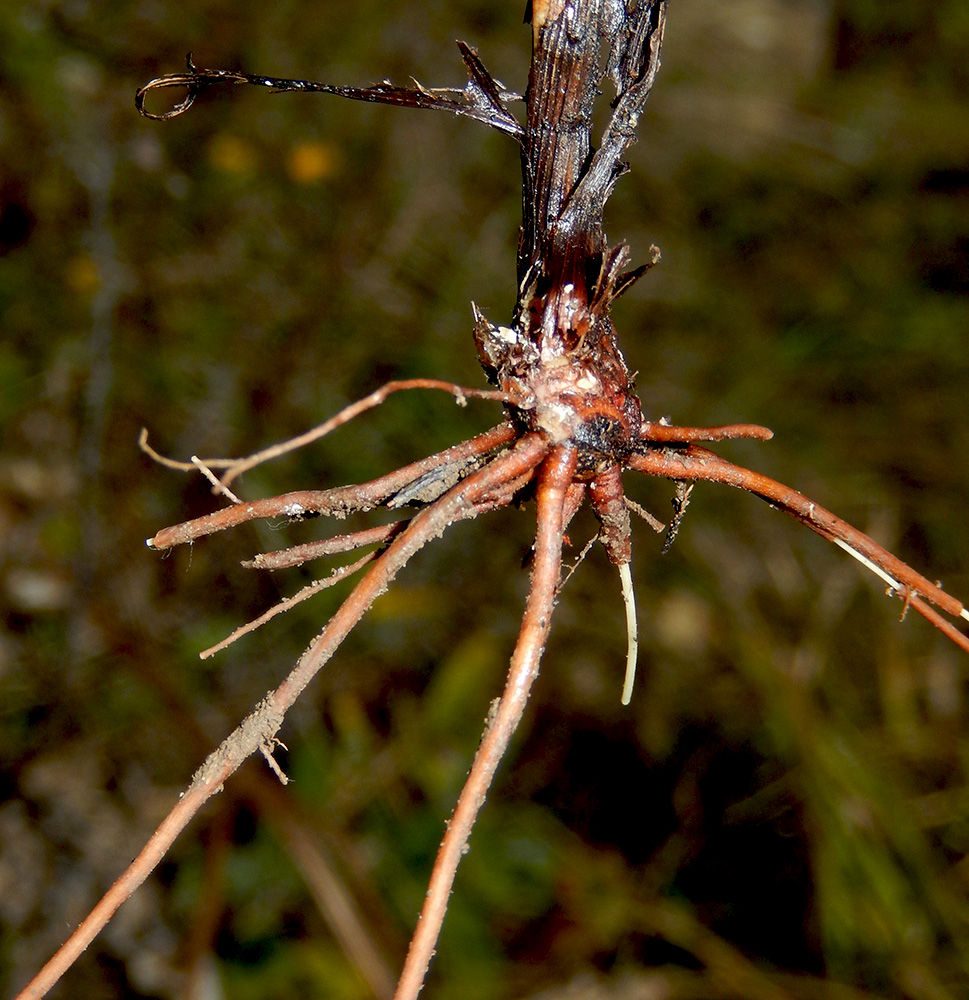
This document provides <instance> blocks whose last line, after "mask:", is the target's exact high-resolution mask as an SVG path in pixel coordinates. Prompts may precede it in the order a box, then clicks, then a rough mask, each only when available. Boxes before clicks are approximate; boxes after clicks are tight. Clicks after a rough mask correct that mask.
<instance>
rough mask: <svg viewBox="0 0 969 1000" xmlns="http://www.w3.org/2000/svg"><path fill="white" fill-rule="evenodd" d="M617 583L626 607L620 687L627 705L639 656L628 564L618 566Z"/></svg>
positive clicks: (634, 604)
mask: <svg viewBox="0 0 969 1000" xmlns="http://www.w3.org/2000/svg"><path fill="white" fill-rule="evenodd" d="M619 582H620V583H621V584H622V600H623V604H625V605H626V636H627V646H626V677H625V680H624V681H623V685H622V703H623V704H624V705H628V704H629V702H630V701H631V700H632V696H633V685H634V684H635V683H636V658H637V656H638V655H639V626H638V624H637V623H636V594H635V591H634V590H633V575H632V573H631V572H630V569H629V563H621V564H620V565H619Z"/></svg>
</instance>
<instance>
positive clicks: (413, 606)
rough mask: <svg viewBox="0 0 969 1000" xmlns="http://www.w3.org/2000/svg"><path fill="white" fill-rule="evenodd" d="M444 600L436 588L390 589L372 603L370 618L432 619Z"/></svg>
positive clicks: (387, 619)
mask: <svg viewBox="0 0 969 1000" xmlns="http://www.w3.org/2000/svg"><path fill="white" fill-rule="evenodd" d="M445 598H446V595H445V594H442V593H441V591H440V589H439V588H437V587H432V586H427V587H400V586H395V587H391V588H390V590H388V591H387V593H386V594H383V595H382V596H381V597H379V598H378V599H377V600H376V601H375V602H374V605H373V609H372V610H371V612H370V617H371V619H378V620H380V621H397V620H400V619H408V618H414V619H417V618H425V619H426V618H433V617H434V616H436V615H438V614H440V613H441V610H442V607H443V604H444V601H445Z"/></svg>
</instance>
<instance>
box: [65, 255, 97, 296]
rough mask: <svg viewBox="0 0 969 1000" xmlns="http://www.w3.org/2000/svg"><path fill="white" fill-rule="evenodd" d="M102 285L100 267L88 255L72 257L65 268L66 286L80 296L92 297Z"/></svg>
mask: <svg viewBox="0 0 969 1000" xmlns="http://www.w3.org/2000/svg"><path fill="white" fill-rule="evenodd" d="M100 283H101V275H99V274H98V265H97V264H95V263H94V259H93V258H92V257H91V256H90V255H89V254H86V253H82V254H78V255H77V256H76V257H72V258H71V259H70V260H69V261H68V262H67V265H66V266H65V268H64V284H65V285H67V287H68V288H69V289H70V290H71V291H72V292H75V293H77V294H78V295H90V294H91V292H93V291H94V290H95V289H96V288H97V287H98V285H99V284H100Z"/></svg>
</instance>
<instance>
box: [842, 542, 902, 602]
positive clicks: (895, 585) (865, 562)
mask: <svg viewBox="0 0 969 1000" xmlns="http://www.w3.org/2000/svg"><path fill="white" fill-rule="evenodd" d="M832 541H833V542H834V544H835V545H837V546H838V547H839V548H842V549H844V550H845V552H847V553H848V555H849V556H851V557H852V558H853V559H857V560H858V562H860V563H861V564H862V566H867V567H868V568H869V569H870V570H871V571H872V573H874V574H875V576H877V577H878V578H879V579H880V580H884V581H885V583H887V584H888V586H889V587H891V588H892V590H901V589H902V585H901V584H900V583H899V582H898V580H896V579H894V577H891V576H889V575H888V574H887V573H886V572H885V571H884V570H883V569H882V568H881V566H876V565H875V564H874V563H873V562H872V561H871V560H870V559H869V558H868V557H867V556H863V555H862V554H861V553H860V552H857V551H856V550H855V549H853V548H852V547H851V546H850V545H849V544H848V543H847V542H843V541H842V540H841V539H840V538H833V539H832Z"/></svg>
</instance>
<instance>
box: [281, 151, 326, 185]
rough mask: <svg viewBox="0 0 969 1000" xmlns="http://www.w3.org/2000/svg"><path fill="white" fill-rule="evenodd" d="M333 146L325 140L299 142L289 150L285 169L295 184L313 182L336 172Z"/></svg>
mask: <svg viewBox="0 0 969 1000" xmlns="http://www.w3.org/2000/svg"><path fill="white" fill-rule="evenodd" d="M336 168H337V157H336V151H335V150H334V148H333V146H331V145H329V144H328V143H325V142H301V143H300V144H299V145H298V146H294V147H293V148H292V149H291V150H290V152H289V158H288V160H287V162H286V169H287V170H288V171H289V176H290V177H292V179H293V180H294V181H296V183H297V184H315V183H316V182H317V181H321V180H325V179H326V178H327V177H330V176H332V175H333V174H334V173H335V172H336Z"/></svg>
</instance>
